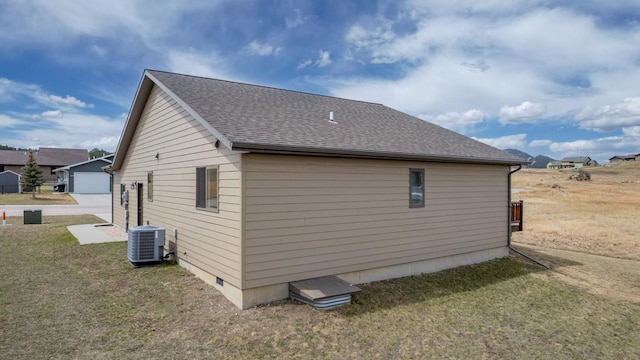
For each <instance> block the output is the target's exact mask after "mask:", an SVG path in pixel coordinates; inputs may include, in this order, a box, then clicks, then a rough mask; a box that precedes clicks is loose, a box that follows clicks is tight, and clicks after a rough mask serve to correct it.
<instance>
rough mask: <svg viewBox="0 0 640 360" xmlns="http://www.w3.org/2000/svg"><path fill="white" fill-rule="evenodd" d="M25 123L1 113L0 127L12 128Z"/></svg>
mask: <svg viewBox="0 0 640 360" xmlns="http://www.w3.org/2000/svg"><path fill="white" fill-rule="evenodd" d="M21 124H23V121H21V120H18V119H16V118H13V117H10V116H7V115H4V114H0V128H10V127H15V126H18V125H21Z"/></svg>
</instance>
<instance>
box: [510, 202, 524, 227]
mask: <svg viewBox="0 0 640 360" xmlns="http://www.w3.org/2000/svg"><path fill="white" fill-rule="evenodd" d="M523 210H524V202H523V201H522V200H520V201H512V202H511V231H522V213H523Z"/></svg>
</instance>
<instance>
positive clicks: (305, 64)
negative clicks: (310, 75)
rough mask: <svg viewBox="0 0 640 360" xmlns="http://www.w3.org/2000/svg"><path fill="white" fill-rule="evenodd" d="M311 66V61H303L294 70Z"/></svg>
mask: <svg viewBox="0 0 640 360" xmlns="http://www.w3.org/2000/svg"><path fill="white" fill-rule="evenodd" d="M311 64H313V61H311V59H306V60H303V61H301V62H300V63H299V64H298V67H297V68H296V70H301V69H304V68H306V67H307V66H309V65H311Z"/></svg>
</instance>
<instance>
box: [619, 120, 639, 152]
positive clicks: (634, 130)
mask: <svg viewBox="0 0 640 360" xmlns="http://www.w3.org/2000/svg"><path fill="white" fill-rule="evenodd" d="M622 133H623V134H625V135H626V136H629V137H634V138H637V139H638V143H639V144H640V126H631V127H628V128H624V129H622ZM639 147H640V146H639ZM638 152H640V150H638Z"/></svg>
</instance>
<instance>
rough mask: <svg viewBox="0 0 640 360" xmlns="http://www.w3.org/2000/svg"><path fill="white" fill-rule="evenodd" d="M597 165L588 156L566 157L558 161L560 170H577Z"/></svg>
mask: <svg viewBox="0 0 640 360" xmlns="http://www.w3.org/2000/svg"><path fill="white" fill-rule="evenodd" d="M596 165H598V163H597V162H596V161H595V160H592V159H591V158H590V157H588V156H577V157H566V158H564V159H562V160H560V169H579V168H581V167H585V166H596Z"/></svg>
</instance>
